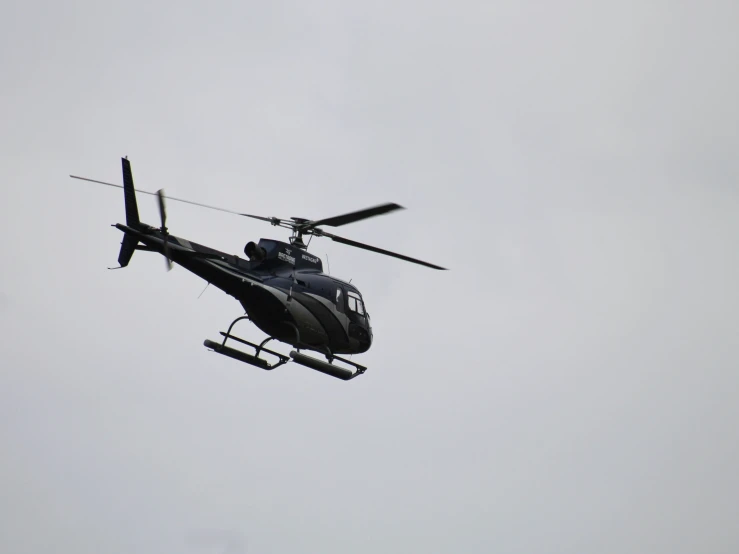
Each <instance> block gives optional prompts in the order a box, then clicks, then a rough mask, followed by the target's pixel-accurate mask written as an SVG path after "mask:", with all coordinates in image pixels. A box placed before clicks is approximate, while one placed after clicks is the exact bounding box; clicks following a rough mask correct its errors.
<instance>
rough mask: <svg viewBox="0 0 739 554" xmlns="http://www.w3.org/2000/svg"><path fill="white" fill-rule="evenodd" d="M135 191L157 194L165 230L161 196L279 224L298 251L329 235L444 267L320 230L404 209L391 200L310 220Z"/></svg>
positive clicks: (347, 243)
mask: <svg viewBox="0 0 739 554" xmlns="http://www.w3.org/2000/svg"><path fill="white" fill-rule="evenodd" d="M70 177H72V178H73V179H80V180H82V181H90V182H92V183H99V184H101V185H107V186H110V187H117V188H123V186H122V185H117V184H114V183H107V182H105V181H97V180H95V179H88V178H85V177H77V176H75V175H70ZM136 192H137V193H141V194H150V195H152V196H158V197H159V206H160V211H161V215H162V228H163V229H166V227H165V226H164V218H165V215H164V198H166V199H167V200H173V201H175V202H184V203H186V204H192V205H194V206H200V207H203V208H208V209H211V210H218V211H221V212H226V213H231V214H235V215H240V216H242V217H249V218H252V219H258V220H260V221H266V222H267V223H270V224H271V225H273V226H275V227H282V228H285V229H290V232H291V235H290V244H292V245H293V246H294V247H295V248H299V249H301V250H307V248H308V244H306V243H305V241H304V240H303V237H310V238H309V239H308V243H309V244H310V241H311V239H312V237H326V238H330V239H331V240H333V241H334V242H339V243H341V244H346V245H347V246H353V247H355V248H361V249H363V250H369V251H370V252H376V253H378V254H383V255H385V256H391V257H393V258H398V259H400V260H404V261H406V262H411V263H414V264H419V265H422V266H425V267H430V268H432V269H446V268H444V267H441V266H438V265H435V264H432V263H429V262H424V261H422V260H418V259H416V258H411V257H410V256H405V255H403V254H398V253H397V252H391V251H390V250H385V249H383V248H378V247H376V246H371V245H369V244H364V243H361V242H357V241H354V240H351V239H347V238H344V237H340V236H338V235H334V234H333V233H327V232H326V231H324V230H323V229H321V228H320V227H321V226H326V227H340V226H342V225H347V224H349V223H355V222H357V221H361V220H363V219H368V218H370V217H375V216H378V215H383V214H387V213H390V212H394V211H396V210H402V209H404V208H403V206H400V205H398V204H395V203H386V204H380V205H379V206H374V207H371V208H365V209H363V210H357V211H355V212H350V213H346V214H343V215H338V216H334V217H328V218H324V219H318V220H311V219H305V218H302V217H291V218H290V219H280V218H278V217H264V216H261V215H254V214H246V213H242V212H237V211H234V210H229V209H227V208H218V207H216V206H210V205H208V204H202V203H200V202H193V201H191V200H184V199H182V198H175V197H174V196H165V195H164V193H163V191H161V190H160V191H157V192H148V191H145V190H140V189H136Z"/></svg>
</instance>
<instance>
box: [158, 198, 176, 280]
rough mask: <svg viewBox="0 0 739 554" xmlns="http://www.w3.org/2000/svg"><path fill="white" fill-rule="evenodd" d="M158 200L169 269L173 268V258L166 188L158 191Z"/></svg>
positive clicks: (165, 255)
mask: <svg viewBox="0 0 739 554" xmlns="http://www.w3.org/2000/svg"><path fill="white" fill-rule="evenodd" d="M157 200H158V201H159V218H160V219H161V220H162V234H163V235H164V258H165V262H166V264H167V265H166V267H167V271H171V270H172V258H171V256H170V254H169V233H168V232H167V208H166V206H165V205H164V189H159V190H158V191H157Z"/></svg>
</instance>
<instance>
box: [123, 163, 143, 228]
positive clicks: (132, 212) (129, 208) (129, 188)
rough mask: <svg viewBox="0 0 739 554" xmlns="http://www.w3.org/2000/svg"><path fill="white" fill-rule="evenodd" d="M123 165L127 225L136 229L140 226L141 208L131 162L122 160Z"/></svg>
mask: <svg viewBox="0 0 739 554" xmlns="http://www.w3.org/2000/svg"><path fill="white" fill-rule="evenodd" d="M121 164H122V165H123V195H124V198H125V200H126V225H128V226H129V227H133V228H134V229H136V228H138V226H139V223H140V221H139V208H138V206H137V205H136V191H135V189H134V188H133V174H132V173H131V162H129V161H128V158H121Z"/></svg>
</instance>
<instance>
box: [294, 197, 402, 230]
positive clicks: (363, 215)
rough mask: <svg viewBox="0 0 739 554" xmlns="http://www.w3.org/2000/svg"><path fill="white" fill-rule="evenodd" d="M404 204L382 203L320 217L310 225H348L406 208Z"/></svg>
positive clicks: (309, 225) (308, 224)
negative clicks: (345, 212) (332, 215)
mask: <svg viewBox="0 0 739 554" xmlns="http://www.w3.org/2000/svg"><path fill="white" fill-rule="evenodd" d="M404 209H405V208H403V206H399V205H398V204H395V203H394V202H393V203H388V204H380V205H379V206H375V207H373V208H366V209H364V210H358V211H356V212H351V213H348V214H344V215H337V216H334V217H327V218H326V219H319V220H318V221H309V222H308V223H307V226H308V227H311V228H312V227H318V226H320V225H328V226H329V227H339V226H340V225H346V224H347V223H354V222H355V221H361V220H363V219H367V218H369V217H375V216H376V215H383V214H386V213H390V212H394V211H395V210H404Z"/></svg>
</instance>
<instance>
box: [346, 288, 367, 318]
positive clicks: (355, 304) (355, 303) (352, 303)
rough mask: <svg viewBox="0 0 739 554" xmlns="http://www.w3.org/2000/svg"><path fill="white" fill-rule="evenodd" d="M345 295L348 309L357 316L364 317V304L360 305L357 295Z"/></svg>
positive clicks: (360, 300)
mask: <svg viewBox="0 0 739 554" xmlns="http://www.w3.org/2000/svg"><path fill="white" fill-rule="evenodd" d="M346 294H347V303H348V304H349V309H350V310H351V311H352V312H356V313H358V314H359V315H364V304H363V303H362V299H361V298H359V295H358V294H356V293H354V292H351V291H348V292H347V293H346Z"/></svg>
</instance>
